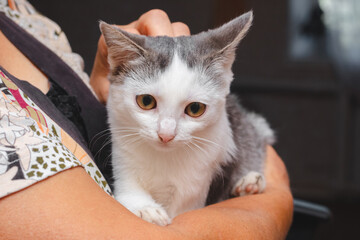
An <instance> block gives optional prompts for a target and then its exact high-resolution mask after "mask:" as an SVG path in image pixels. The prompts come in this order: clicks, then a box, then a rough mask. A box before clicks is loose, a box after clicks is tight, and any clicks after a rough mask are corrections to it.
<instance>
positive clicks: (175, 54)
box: [100, 12, 252, 149]
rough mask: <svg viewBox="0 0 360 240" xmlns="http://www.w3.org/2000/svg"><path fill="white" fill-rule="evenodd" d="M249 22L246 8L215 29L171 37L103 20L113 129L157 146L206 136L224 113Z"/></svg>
mask: <svg viewBox="0 0 360 240" xmlns="http://www.w3.org/2000/svg"><path fill="white" fill-rule="evenodd" d="M251 22H252V12H248V13H246V14H244V15H242V16H240V17H238V18H235V19H234V20H232V21H230V22H228V23H226V24H225V25H223V26H221V27H219V28H217V29H214V30H209V31H207V32H202V33H199V34H197V35H192V36H188V37H185V36H182V37H175V38H170V37H165V36H161V37H146V36H140V35H135V34H131V33H127V32H125V31H123V30H121V29H119V28H117V27H115V26H112V25H109V24H106V23H104V22H101V23H100V29H101V31H102V33H103V35H104V38H105V42H106V44H107V46H108V61H109V64H110V71H111V72H110V74H109V80H110V82H111V87H110V93H109V99H108V104H109V107H110V108H111V111H110V113H109V115H110V119H109V121H110V124H111V125H112V127H113V128H117V129H119V131H127V133H129V134H126V133H125V132H123V134H125V135H131V136H135V135H136V136H138V137H139V138H141V139H142V140H145V141H146V142H147V143H150V145H154V146H155V147H157V148H160V149H172V148H173V147H178V146H179V145H184V144H187V143H188V142H191V141H196V140H194V139H197V138H199V137H204V136H205V137H206V134H207V133H211V132H212V129H213V128H214V127H213V126H215V125H216V123H218V122H219V121H220V119H221V118H222V117H224V115H225V116H226V110H225V101H226V100H225V99H226V96H227V95H228V93H229V89H230V83H231V81H232V71H231V66H232V64H233V62H234V58H235V50H236V47H237V45H238V43H239V42H240V40H241V39H242V38H243V37H244V36H245V34H246V32H247V31H248V29H249V27H250V25H251ZM225 124H226V123H225ZM216 126H217V128H219V127H220V126H218V125H216ZM134 129H138V130H134ZM130 132H131V133H130Z"/></svg>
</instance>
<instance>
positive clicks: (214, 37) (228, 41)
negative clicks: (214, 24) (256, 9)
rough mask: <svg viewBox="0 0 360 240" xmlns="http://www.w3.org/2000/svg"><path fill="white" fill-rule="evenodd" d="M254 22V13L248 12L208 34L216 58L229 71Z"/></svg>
mask: <svg viewBox="0 0 360 240" xmlns="http://www.w3.org/2000/svg"><path fill="white" fill-rule="evenodd" d="M252 21H253V12H252V11H250V12H247V13H245V14H243V15H241V16H239V17H237V18H235V19H233V20H231V21H230V22H228V23H226V24H224V25H222V26H221V27H219V28H216V29H214V30H210V31H208V32H206V33H205V34H206V38H207V41H208V42H209V43H210V44H211V45H212V48H213V51H214V50H215V56H214V57H215V58H216V59H217V61H220V62H221V63H222V65H223V67H225V68H226V69H228V70H231V66H232V64H233V62H234V59H235V51H236V47H237V45H238V44H239V43H240V41H241V40H242V39H243V38H244V37H245V35H246V33H247V32H248V30H249V28H250V26H251V24H252Z"/></svg>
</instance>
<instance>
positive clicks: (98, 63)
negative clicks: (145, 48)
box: [0, 10, 293, 240]
mask: <svg viewBox="0 0 360 240" xmlns="http://www.w3.org/2000/svg"><path fill="white" fill-rule="evenodd" d="M121 27H122V28H123V29H125V30H127V31H129V32H133V33H139V34H147V35H151V36H156V35H169V36H178V35H189V34H190V32H189V29H188V27H187V26H186V25H185V24H183V23H171V22H170V20H169V18H168V16H167V15H166V13H164V12H163V11H161V10H152V11H150V12H147V13H145V14H144V15H142V16H141V17H140V18H139V19H138V20H137V21H134V22H132V23H131V24H129V25H126V26H121ZM0 42H1V44H0V52H3V51H5V49H8V52H6V53H7V55H6V56H7V57H6V58H5V56H4V55H3V54H0V65H2V66H3V67H5V68H6V69H9V71H10V72H11V73H12V74H14V75H15V76H17V77H19V78H20V79H27V81H29V82H30V83H31V84H33V85H34V86H36V87H38V88H40V89H41V90H42V91H43V92H47V91H48V82H47V79H46V76H45V78H41V77H40V78H39V76H44V74H43V73H41V72H40V71H39V69H37V68H36V66H34V65H33V64H32V63H31V62H30V61H29V60H28V59H27V58H26V57H25V56H24V55H22V53H21V52H19V51H18V50H17V49H16V48H15V47H14V46H13V45H12V44H11V43H10V42H9V41H8V40H7V39H6V37H5V36H4V35H3V34H1V33H0ZM106 56H107V51H106V46H105V43H104V40H103V38H102V37H100V39H99V43H98V51H97V54H96V59H95V63H94V69H93V71H92V74H91V85H92V86H93V87H94V89H95V92H96V93H97V95H98V98H99V100H100V101H102V102H103V103H105V102H106V99H107V93H108V87H109V83H108V80H107V78H106V75H107V73H108V65H107V61H106ZM12 57H14V58H16V61H15V60H14V61H12V60H9V59H13V58H12ZM14 63H16V65H14ZM20 64H21V65H20ZM19 65H20V66H26V68H23V67H22V68H20V69H19V68H18V67H16V66H19ZM24 69H25V70H24ZM41 79H42V80H41ZM265 178H266V180H267V187H266V190H265V192H264V193H262V194H256V195H251V196H246V197H239V198H233V199H230V200H227V201H224V202H221V203H218V204H215V205H211V206H207V207H205V208H202V209H198V210H195V211H190V212H187V213H185V214H182V215H179V216H177V217H176V218H175V219H174V220H173V223H172V224H171V225H169V226H167V227H159V226H157V225H154V224H150V223H147V222H145V221H143V220H141V219H140V218H138V217H136V216H135V215H133V214H132V213H130V212H129V211H128V210H127V209H125V208H124V207H123V206H122V205H121V204H119V203H118V202H117V201H116V200H114V199H113V198H111V197H110V196H108V195H107V194H106V193H105V192H104V191H103V190H101V189H100V188H99V187H98V185H97V184H96V183H95V182H94V181H93V180H92V179H91V178H90V176H89V175H88V174H87V173H86V172H85V171H84V170H83V169H82V168H81V167H76V168H72V169H70V170H66V171H63V172H60V173H58V174H56V175H55V176H53V177H50V178H48V179H46V180H44V181H41V182H39V183H36V184H34V185H33V186H31V187H29V188H26V189H23V190H22V191H19V192H17V193H14V194H11V195H9V196H7V197H4V198H2V199H0V213H1V214H0V233H1V234H0V238H1V239H8V240H12V239H40V240H41V239H241V238H244V239H284V238H285V236H286V233H287V231H288V229H289V227H290V224H291V220H292V212H293V199H292V195H291V192H290V187H289V178H288V175H287V171H286V168H285V166H284V163H283V162H282V160H281V159H280V158H279V156H278V155H277V154H276V152H275V151H274V150H273V149H272V148H271V147H268V148H267V158H266V167H265Z"/></svg>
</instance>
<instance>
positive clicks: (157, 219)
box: [134, 206, 171, 226]
mask: <svg viewBox="0 0 360 240" xmlns="http://www.w3.org/2000/svg"><path fill="white" fill-rule="evenodd" d="M134 213H135V215H137V216H138V217H140V218H142V219H144V220H145V221H147V222H149V223H155V224H157V225H160V226H166V225H169V224H170V223H171V219H170V218H169V216H168V214H167V213H166V211H165V210H164V209H163V208H162V207H154V206H145V207H143V208H142V209H139V210H136V211H134Z"/></svg>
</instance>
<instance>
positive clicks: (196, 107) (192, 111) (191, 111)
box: [185, 102, 206, 118]
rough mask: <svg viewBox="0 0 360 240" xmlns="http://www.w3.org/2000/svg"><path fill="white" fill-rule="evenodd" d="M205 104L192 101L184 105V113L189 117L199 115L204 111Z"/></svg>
mask: <svg viewBox="0 0 360 240" xmlns="http://www.w3.org/2000/svg"><path fill="white" fill-rule="evenodd" d="M205 108H206V105H205V104H203V103H200V102H193V103H190V104H189V105H187V106H186V108H185V113H186V114H187V115H189V116H190V117H194V118H196V117H200V116H201V115H203V113H204V112H205Z"/></svg>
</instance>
